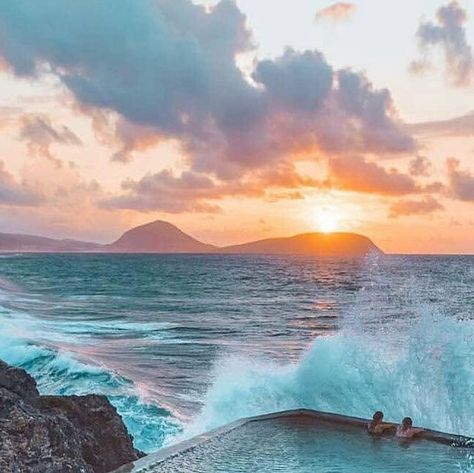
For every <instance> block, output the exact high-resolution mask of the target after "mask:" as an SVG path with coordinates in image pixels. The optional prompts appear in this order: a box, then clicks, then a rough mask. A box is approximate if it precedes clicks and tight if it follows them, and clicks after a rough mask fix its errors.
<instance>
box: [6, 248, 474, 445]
mask: <svg viewBox="0 0 474 473" xmlns="http://www.w3.org/2000/svg"><path fill="white" fill-rule="evenodd" d="M473 263H474V258H470V257H381V258H374V259H367V260H364V261H342V260H329V259H319V260H318V259H314V258H303V257H264V256H261V257H239V256H219V255H208V256H192V255H181V256H172V255H169V256H166V255H156V256H151V257H150V256H140V255H118V256H113V255H18V256H15V257H10V258H2V259H0V277H1V279H0V358H2V359H4V360H5V361H7V362H9V363H12V364H15V365H18V366H22V367H24V368H25V369H27V370H28V371H29V372H30V373H31V374H32V375H33V376H35V377H36V379H37V380H38V382H39V385H40V389H41V391H42V392H44V393H61V394H81V393H86V392H100V393H103V394H106V395H108V396H109V398H110V399H111V401H112V402H113V403H114V404H115V405H116V406H117V408H118V410H119V412H120V413H121V414H122V415H123V417H124V420H125V421H126V423H127V425H128V427H129V429H130V430H131V432H132V433H133V435H134V437H135V443H136V445H137V447H138V448H141V449H144V450H145V451H153V450H156V449H157V448H159V447H160V446H161V445H163V444H164V443H169V442H173V441H176V440H177V439H180V438H182V437H183V436H189V435H192V434H194V433H197V432H201V431H204V430H207V429H209V428H212V427H216V426H218V425H221V424H223V423H226V422H229V421H232V420H234V419H237V418H240V417H243V416H248V415H255V414H260V413H266V412H271V411H275V410H281V409H291V408H298V407H307V408H314V409H320V410H325V411H332V412H338V413H343V414H348V415H356V416H362V417H367V416H370V415H371V413H372V412H373V411H374V410H376V409H382V410H383V411H384V412H385V414H386V417H387V418H388V419H391V420H394V421H398V420H400V419H401V418H402V417H403V416H405V415H410V416H412V417H413V418H414V420H415V423H416V424H418V425H424V426H426V427H430V428H434V429H439V430H444V431H449V432H456V433H463V434H466V435H474V418H473V416H472V411H473V407H474V296H473V295H472V289H471V288H472V287H473V284H474V271H473V267H474V265H473Z"/></svg>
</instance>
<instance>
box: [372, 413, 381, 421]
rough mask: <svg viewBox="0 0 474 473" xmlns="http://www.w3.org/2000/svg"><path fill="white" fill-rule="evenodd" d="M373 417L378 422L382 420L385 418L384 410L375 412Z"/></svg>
mask: <svg viewBox="0 0 474 473" xmlns="http://www.w3.org/2000/svg"><path fill="white" fill-rule="evenodd" d="M372 419H373V420H374V421H376V422H378V421H381V420H382V419H383V412H382V411H377V412H375V413H374V415H373V416H372Z"/></svg>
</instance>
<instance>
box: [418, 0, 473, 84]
mask: <svg viewBox="0 0 474 473" xmlns="http://www.w3.org/2000/svg"><path fill="white" fill-rule="evenodd" d="M436 18H437V22H436V23H434V22H429V21H428V22H423V23H421V24H420V26H419V28H418V31H417V37H418V41H419V44H420V49H421V50H422V51H425V52H427V51H428V50H429V48H431V47H433V46H440V47H441V48H442V49H443V51H444V56H445V61H446V72H447V74H448V76H449V77H450V78H451V79H452V81H453V83H454V84H455V85H457V86H466V85H468V84H469V83H470V82H471V78H472V73H473V68H474V57H473V54H472V48H471V46H470V45H469V43H468V42H467V37H466V29H465V26H464V25H465V23H466V21H467V13H466V11H465V10H464V9H463V8H461V6H460V5H459V3H458V2H457V1H452V2H450V3H448V4H447V5H445V6H443V7H441V8H439V9H438V11H437V12H436ZM429 66H430V64H429V61H428V60H427V59H420V60H416V61H414V62H413V63H412V66H411V69H412V71H414V72H424V70H425V69H426V68H427V67H429Z"/></svg>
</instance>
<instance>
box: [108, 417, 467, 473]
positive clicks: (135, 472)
mask: <svg viewBox="0 0 474 473" xmlns="http://www.w3.org/2000/svg"><path fill="white" fill-rule="evenodd" d="M285 417H312V418H313V419H315V420H319V421H323V422H326V423H330V424H334V425H345V426H352V427H357V428H361V429H363V430H364V431H365V430H366V428H367V424H368V423H369V422H370V419H363V418H360V417H351V416H345V415H341V414H333V413H329V412H321V411H315V410H312V409H292V410H286V411H280V412H273V413H271V414H263V415H258V416H252V417H243V418H241V419H238V420H236V421H234V422H231V423H229V424H226V425H223V426H222V427H219V428H217V429H213V430H210V431H208V432H205V433H203V434H199V435H197V436H195V437H192V438H190V439H188V440H184V441H182V442H179V443H177V444H175V445H172V446H170V447H164V448H161V449H160V450H158V451H156V452H154V453H150V454H149V455H147V456H145V457H143V458H141V459H139V460H137V461H135V462H133V463H130V464H127V465H124V466H122V467H120V468H118V469H117V470H114V471H113V472H111V473H139V472H140V473H146V472H151V471H152V469H153V468H155V467H157V466H158V465H159V464H160V463H163V462H165V461H166V460H169V459H171V458H172V457H174V456H176V455H180V454H182V453H185V452H187V451H189V450H192V449H194V448H196V447H198V446H200V445H202V444H204V443H206V442H209V441H210V440H212V439H214V438H216V437H219V436H221V435H224V434H226V433H228V432H231V431H232V430H235V429H237V428H239V427H242V426H244V425H246V424H249V423H252V422H261V421H265V420H271V419H281V418H285ZM386 423H387V424H388V425H391V426H393V427H396V426H397V424H395V423H391V422H386ZM419 438H420V439H422V440H428V441H431V442H436V443H442V444H445V445H450V446H453V447H464V448H474V438H472V437H467V436H464V435H456V434H448V433H445V432H439V431H436V430H430V429H426V430H425V432H423V434H422V435H420V436H419Z"/></svg>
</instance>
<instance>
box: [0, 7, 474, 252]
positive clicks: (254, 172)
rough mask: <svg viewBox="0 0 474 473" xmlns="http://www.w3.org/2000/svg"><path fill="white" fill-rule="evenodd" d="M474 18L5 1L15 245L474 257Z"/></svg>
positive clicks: (6, 226) (2, 115) (2, 47)
mask: <svg viewBox="0 0 474 473" xmlns="http://www.w3.org/2000/svg"><path fill="white" fill-rule="evenodd" d="M472 45H474V4H473V3H472V2H468V1H463V2H450V3H449V2H441V1H438V0H417V1H416V2H408V1H396V0H357V1H353V2H338V3H331V2H330V1H329V2H328V1H323V0H291V1H290V0H238V1H237V2H233V1H231V0H222V1H220V2H214V1H209V0H207V1H201V2H197V3H192V2H191V1H190V0H155V1H153V0H143V1H137V0H120V1H117V0H80V1H78V0H42V1H35V0H15V1H12V0H0V127H1V135H0V231H2V232H18V233H32V234H41V235H45V236H52V237H61V238H62V237H66V238H70V237H74V238H78V239H87V240H94V241H100V242H108V241H111V240H114V239H115V238H117V237H118V236H119V235H120V234H121V232H122V231H123V230H125V229H128V228H129V227H131V226H133V225H137V224H141V223H145V222H148V221H151V220H154V219H158V218H159V219H163V220H168V221H170V222H172V223H174V224H176V225H178V226H179V227H180V228H182V229H183V230H184V231H186V232H188V233H190V234H191V235H193V236H195V237H197V238H200V239H201V240H203V241H205V242H209V243H214V244H233V243H240V242H244V241H248V240H253V239H257V238H265V237H269V236H285V235H291V234H296V233H300V232H307V231H320V230H337V231H350V232H357V233H362V234H365V235H367V236H369V237H370V238H372V239H373V241H374V242H375V243H376V244H378V245H379V246H380V247H381V248H382V249H383V250H385V251H387V252H402V253H474V159H473V157H474V107H473V105H472V104H473V103H474V55H473V51H472Z"/></svg>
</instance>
